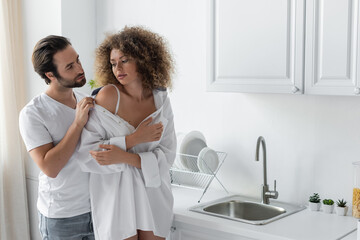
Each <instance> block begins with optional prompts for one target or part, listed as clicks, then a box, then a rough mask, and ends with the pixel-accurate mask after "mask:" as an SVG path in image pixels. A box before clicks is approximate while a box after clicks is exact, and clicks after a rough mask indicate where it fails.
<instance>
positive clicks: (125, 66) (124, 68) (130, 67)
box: [110, 49, 141, 86]
mask: <svg viewBox="0 0 360 240" xmlns="http://www.w3.org/2000/svg"><path fill="white" fill-rule="evenodd" d="M110 64H111V68H112V72H113V74H114V76H115V77H116V79H117V80H118V81H119V83H121V84H122V85H124V86H125V85H128V84H130V83H141V79H140V76H139V74H138V73H137V71H136V63H135V61H134V60H133V59H131V58H129V57H127V56H125V55H124V54H123V53H122V52H121V51H120V50H118V49H113V50H111V52H110Z"/></svg>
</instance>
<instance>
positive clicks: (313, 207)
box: [309, 202, 321, 211]
mask: <svg viewBox="0 0 360 240" xmlns="http://www.w3.org/2000/svg"><path fill="white" fill-rule="evenodd" d="M320 206H321V203H319V202H318V203H313V202H309V208H310V210H311V211H319V210H320Z"/></svg>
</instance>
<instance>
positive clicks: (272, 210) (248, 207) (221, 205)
mask: <svg viewBox="0 0 360 240" xmlns="http://www.w3.org/2000/svg"><path fill="white" fill-rule="evenodd" d="M303 209H305V206H300V205H293V204H289V203H283V202H279V201H271V202H270V204H263V203H260V202H259V200H257V199H253V198H248V197H244V196H240V195H233V196H229V197H226V198H222V199H218V200H216V201H212V202H209V203H205V204H200V205H196V206H194V207H191V208H190V211H194V212H199V213H203V214H208V215H211V216H217V217H222V218H227V219H230V220H235V221H240V222H245V223H250V224H256V225H263V224H267V223H269V222H272V221H275V220H277V219H280V218H283V217H286V216H288V215H290V214H293V213H296V212H299V211H301V210H303Z"/></svg>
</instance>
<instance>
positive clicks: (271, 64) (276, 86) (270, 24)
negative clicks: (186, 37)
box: [207, 0, 360, 95]
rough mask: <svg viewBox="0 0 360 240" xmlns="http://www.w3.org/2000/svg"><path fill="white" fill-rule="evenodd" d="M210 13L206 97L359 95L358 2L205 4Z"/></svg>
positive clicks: (230, 0)
mask: <svg viewBox="0 0 360 240" xmlns="http://www.w3.org/2000/svg"><path fill="white" fill-rule="evenodd" d="M209 7H210V9H209V10H210V13H211V14H210V19H209V22H210V24H209V33H210V38H209V42H208V49H209V51H208V52H209V56H208V58H207V59H208V64H207V66H208V68H209V69H208V71H207V72H208V74H209V76H208V78H207V79H208V82H207V89H208V90H209V91H231V92H257V93H292V94H301V93H305V94H328V95H355V94H359V93H360V89H359V88H357V87H358V83H357V80H356V72H357V69H358V65H357V61H356V59H360V58H359V57H358V55H357V54H358V53H357V48H358V44H359V40H358V36H357V34H358V31H357V22H358V7H359V6H358V1H351V0H307V1H306V6H305V1H304V0H271V1H269V0H241V1H239V0H212V1H211V4H210V5H209ZM305 29H306V32H305Z"/></svg>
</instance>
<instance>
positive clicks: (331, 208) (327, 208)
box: [323, 204, 334, 213]
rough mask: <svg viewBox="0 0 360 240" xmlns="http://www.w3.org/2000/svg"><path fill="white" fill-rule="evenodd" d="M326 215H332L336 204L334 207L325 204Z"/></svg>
mask: <svg viewBox="0 0 360 240" xmlns="http://www.w3.org/2000/svg"><path fill="white" fill-rule="evenodd" d="M323 210H324V213H332V212H333V211H334V204H333V205H326V204H323Z"/></svg>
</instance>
